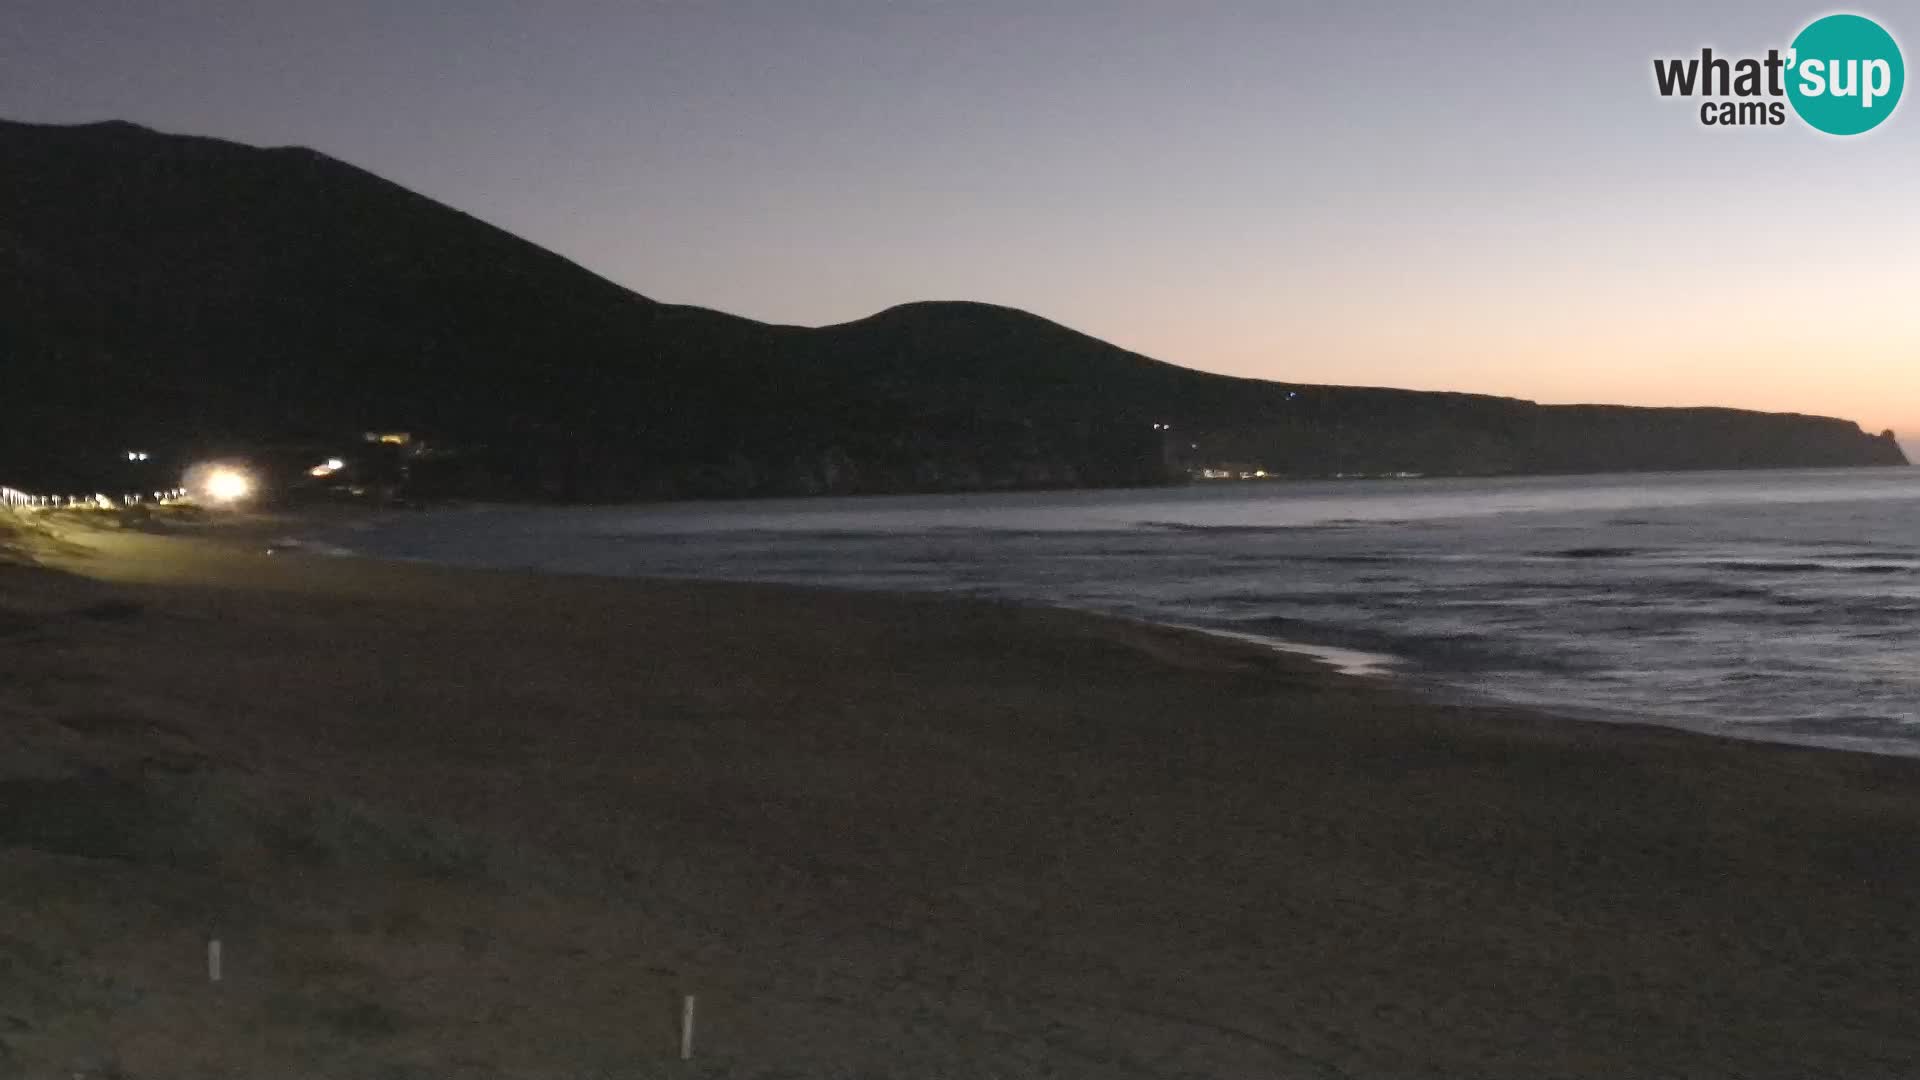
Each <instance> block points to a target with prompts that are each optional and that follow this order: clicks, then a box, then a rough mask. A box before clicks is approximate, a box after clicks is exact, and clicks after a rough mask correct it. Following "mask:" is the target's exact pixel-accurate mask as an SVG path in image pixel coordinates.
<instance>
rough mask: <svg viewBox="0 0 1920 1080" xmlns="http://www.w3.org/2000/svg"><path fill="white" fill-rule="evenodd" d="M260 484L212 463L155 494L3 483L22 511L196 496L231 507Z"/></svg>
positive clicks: (0, 500)
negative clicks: (59, 491) (45, 489)
mask: <svg viewBox="0 0 1920 1080" xmlns="http://www.w3.org/2000/svg"><path fill="white" fill-rule="evenodd" d="M143 456H144V455H143ZM129 460H138V459H137V458H130V459H129ZM256 487H257V484H256V483H255V481H254V478H253V474H251V473H249V472H248V471H247V470H245V469H242V468H240V467H238V466H234V465H212V464H209V465H196V466H194V467H193V468H191V469H189V470H187V479H186V481H185V483H184V486H182V487H177V488H168V489H166V490H163V491H154V492H151V493H149V492H143V491H126V492H122V493H121V494H120V495H118V496H117V497H116V496H113V495H107V494H104V493H101V492H95V493H93V494H90V495H88V494H79V495H51V494H43V493H40V492H34V491H22V490H21V489H19V488H15V487H5V486H0V506H6V507H11V508H14V509H18V510H56V509H58V510H117V509H119V508H121V507H126V506H139V505H141V504H142V503H147V502H153V503H158V504H161V505H167V504H171V503H177V502H183V501H194V500H196V499H197V500H201V501H205V502H210V503H217V504H220V505H226V506H231V505H233V504H234V503H238V502H241V501H242V500H245V499H247V498H248V497H250V496H252V495H253V494H254V491H255V489H256Z"/></svg>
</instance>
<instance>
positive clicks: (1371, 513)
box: [321, 468, 1920, 756]
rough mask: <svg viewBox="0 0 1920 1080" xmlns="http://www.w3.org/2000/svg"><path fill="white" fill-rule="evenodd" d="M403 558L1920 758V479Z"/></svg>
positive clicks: (672, 529) (1188, 496)
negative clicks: (1083, 636) (1047, 629)
mask: <svg viewBox="0 0 1920 1080" xmlns="http://www.w3.org/2000/svg"><path fill="white" fill-rule="evenodd" d="M321 539H323V541H324V542H325V543H326V544H328V545H331V546H332V547H334V548H339V549H345V550H348V551H352V552H357V553H364V554H368V555H376V556H382V557H388V558H405V559H422V560H429V561H435V562H443V563H452V564H460V565H472V566H489V567H512V568H525V569H532V570H540V571H549V572H563V573H585V574H610V575H623V576H625V575H631V576H648V577H676V578H723V579H734V580H747V581H772V582H790V583H800V584H807V585H824V586H833V587H837V588H851V589H883V590H914V591H924V592H939V593H956V594H962V595H968V596H982V597H995V598H1001V599H1009V600H1016V601H1023V602H1030V603H1037V604H1048V605H1059V606H1064V607H1070V608H1081V609H1086V610H1090V611H1098V612H1106V613H1110V614H1115V615H1121V616H1125V617H1128V618H1133V619H1141V620H1147V621H1151V622H1156V623H1164V624H1173V625H1180V626H1188V627H1194V628H1198V629H1204V630H1208V631H1211V632H1216V633H1222V634H1230V635H1234V636H1239V637H1245V638H1252V639H1254V640H1258V641H1263V642H1267V643H1270V644H1272V645H1274V646H1275V647H1279V648H1289V649H1295V650H1299V651H1304V652H1307V653H1309V654H1312V655H1316V656H1319V657H1321V658H1322V659H1324V660H1326V661H1327V662H1329V663H1332V664H1334V665H1335V666H1338V667H1340V668H1342V669H1344V670H1347V671H1349V672H1352V673H1355V674H1359V675H1363V676H1365V677H1370V678H1388V679H1396V680H1400V681H1402V682H1405V683H1407V684H1410V685H1414V686H1416V687H1418V688H1421V689H1423V690H1426V691H1428V692H1431V693H1435V694H1441V695H1446V696H1449V697H1452V698H1455V699H1468V700H1474V701H1485V702H1498V703H1506V704H1516V705H1526V706H1537V707H1544V708H1546V709H1549V710H1551V711H1555V712H1559V713H1562V714H1566V715H1569V716H1573V717H1578V718H1583V719H1588V720H1595V721H1608V720H1614V721H1630V722H1640V723H1649V722H1650V723H1657V724H1666V725H1672V726H1676V727H1683V728H1690V729H1695V730H1701V731H1708V732H1715V733H1719V734H1722V735H1728V736H1734V737H1739V738H1749V739H1765V740H1776V741H1781V742H1792V743H1803V744H1811V745H1817V746H1829V747H1844V748H1850V749H1856V750H1867V751H1873V752H1879V753H1890V754H1902V755H1916V756H1920V469H1909V468H1884V469H1821V470H1804V471H1756V472H1719V473H1662V474H1644V473H1642V474H1631V475H1625V474H1623V475H1603V476H1576V477H1515V478H1499V479H1378V480H1342V481H1313V482H1306V481H1277V480H1269V481H1253V482H1244V483H1242V482H1214V483H1200V484H1195V485H1192V486H1186V487H1177V488H1156V489H1143V490H1117V491H1066V492H1043V493H1034V492H1023V493H1005V494H980V495H929V496H867V497H857V498H813V499H795V500H779V501H744V502H726V503H682V504H665V505H648V506H631V507H616V508H592V509H554V508H525V507H472V508H464V509H450V510H441V511H430V512H425V513H413V514H395V515H388V516H383V517H379V518H375V519H371V520H368V521H363V522H360V523H358V524H357V525H356V526H354V527H353V528H351V529H349V530H345V531H342V532H338V533H335V534H332V535H329V536H327V537H324V538H321Z"/></svg>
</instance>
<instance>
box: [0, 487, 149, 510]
mask: <svg viewBox="0 0 1920 1080" xmlns="http://www.w3.org/2000/svg"><path fill="white" fill-rule="evenodd" d="M186 497H187V489H186V488H171V489H168V490H166V491H156V492H153V493H152V495H151V496H149V495H147V494H146V493H143V492H138V491H128V492H122V493H121V495H120V497H119V498H117V499H116V498H115V497H113V496H111V495H103V494H101V493H99V492H95V493H94V494H92V495H40V494H36V493H34V492H31V491H21V490H20V489H19V488H11V487H0V506H11V507H15V508H17V509H22V510H51V509H55V508H60V509H68V510H111V509H117V508H119V507H122V506H138V505H140V504H141V503H144V502H149V501H151V502H156V503H162V504H165V503H174V502H179V501H180V500H182V499H184V498H186Z"/></svg>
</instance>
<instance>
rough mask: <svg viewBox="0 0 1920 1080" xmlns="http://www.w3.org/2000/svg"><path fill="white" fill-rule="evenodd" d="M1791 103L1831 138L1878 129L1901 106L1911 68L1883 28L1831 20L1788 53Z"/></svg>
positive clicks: (1815, 25) (1863, 21)
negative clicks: (1908, 72)
mask: <svg viewBox="0 0 1920 1080" xmlns="http://www.w3.org/2000/svg"><path fill="white" fill-rule="evenodd" d="M1787 67H1788V70H1789V71H1790V72H1791V75H1790V77H1789V78H1788V80H1787V100H1788V101H1791V102H1792V103H1793V111H1794V112H1797V113H1799V114H1800V119H1802V120H1805V121H1806V122H1807V123H1809V124H1811V125H1813V126H1814V127H1816V128H1819V129H1820V130H1821V131H1824V132H1826V133H1827V134H1829V135H1858V134H1860V133H1861V132H1863V131H1871V130H1872V129H1873V128H1875V127H1878V126H1879V124H1880V122H1881V121H1882V120H1885V119H1886V118H1887V117H1888V116H1890V115H1892V113H1893V108H1894V106H1895V105H1898V104H1899V103H1900V91H1901V90H1903V89H1905V88H1906V84H1907V66H1906V64H1905V63H1904V62H1902V60H1901V58H1900V46H1899V44H1898V43H1896V42H1895V41H1894V40H1893V35H1892V34H1889V33H1887V32H1886V30H1885V29H1883V28H1882V27H1881V26H1880V24H1879V23H1877V22H1874V21H1873V20H1872V19H1869V18H1866V17H1864V16H1860V15H1829V16H1827V17H1826V18H1824V19H1816V20H1815V21H1813V22H1812V23H1810V24H1808V26H1807V28H1806V29H1805V30H1802V31H1800V36H1799V37H1796V38H1794V39H1793V48H1792V49H1790V50H1788V52H1787Z"/></svg>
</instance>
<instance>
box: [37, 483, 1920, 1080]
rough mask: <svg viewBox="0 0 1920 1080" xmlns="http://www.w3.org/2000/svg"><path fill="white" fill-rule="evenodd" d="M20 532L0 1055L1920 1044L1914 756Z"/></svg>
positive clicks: (400, 1070) (1215, 1056) (840, 1060)
mask: <svg viewBox="0 0 1920 1080" xmlns="http://www.w3.org/2000/svg"><path fill="white" fill-rule="evenodd" d="M0 527H7V526H5V525H4V522H3V521H0ZM8 528H9V529H10V533H11V540H10V541H8V540H7V539H6V537H4V536H0V544H7V545H9V546H8V548H7V550H10V551H11V552H12V555H11V557H10V558H6V557H0V679H3V681H4V686H5V692H4V693H0V746H3V747H4V754H3V755H0V1076H22V1077H42V1076H47V1077H55V1076H57V1077H62V1078H66V1077H74V1076H85V1077H89V1078H93V1077H101V1078H104V1077H128V1078H162V1077H236V1078H238V1077H269V1076H271V1077H281V1078H298V1077H349V1076H352V1077H382V1078H389V1080H399V1078H414V1077H417V1078H421V1080H425V1078H428V1077H433V1078H440V1077H474V1078H480V1077H543V1078H555V1080H559V1078H574V1077H580V1078H585V1077H656V1076H660V1077H668V1076H673V1077H681V1076H711V1077H723V1076H724V1077H750V1078H763V1080H773V1078H776V1077H782V1078H798V1077H847V1078H852V1077H874V1078H878V1077H914V1078H919V1077H927V1078H934V1077H938V1078H950V1080H959V1078H967V1077H983V1078H984V1077H998V1078H1002V1080H1018V1078H1026V1077H1088V1078H1093V1077H1103V1078H1104V1077H1165V1078H1174V1077H1181V1078H1200V1077H1236V1078H1237V1077H1247V1078H1256V1077H1257V1078H1289V1080H1290V1078H1295V1077H1300V1078H1317V1077H1349V1078H1362V1077H1366V1078H1372V1077H1381V1078H1387V1077H1392V1078H1399V1077H1485V1078H1514V1080H1520V1078H1526V1080H1535V1078H1546V1077H1632V1078H1655V1077H1685V1078H1736V1077H1738V1078H1749V1080H1751V1078H1761V1077H1781V1078H1787V1077H1816V1076H1828V1077H1846V1078H1849V1080H1857V1078H1858V1080H1865V1078H1881V1077H1885V1078H1895V1077H1917V1076H1920V1021H1917V1020H1916V1017H1917V1016H1920V930H1917V929H1916V926H1915V922H1914V917H1915V912H1916V911H1920V861H1917V860H1916V859H1915V854H1916V853H1917V852H1920V761H1915V760H1902V759H1896V758H1887V757H1873V756H1867V755H1859V754H1850V753H1843V752H1835V751H1818V750H1805V749H1795V748H1789V747H1783V746H1769V745H1760V744H1748V743H1738V742H1731V741H1726V740H1720V739H1715V738H1710V737H1705V736H1699V735H1692V734H1687V733H1682V732H1677V731H1671V730H1661V729H1655V728H1641V727H1631V726H1622V725H1604V724H1595V723H1581V722H1575V721H1568V720H1563V719H1559V718H1555V717H1551V716H1545V715H1540V714H1535V713H1529V712H1523V711H1518V710H1498V709H1484V708H1472V707H1467V706H1462V705H1449V704H1439V703H1434V702H1429V701H1424V700H1420V699H1418V698H1415V697H1413V696H1410V695H1408V694H1406V693H1403V692H1402V691H1400V690H1397V689H1396V688H1395V687H1394V686H1393V685H1392V684H1391V683H1389V682H1384V681H1378V680H1368V679H1360V678H1352V677H1347V676H1342V675H1339V674H1336V673H1334V672H1332V671H1330V670H1329V669H1327V668H1325V667H1322V666H1320V665H1316V664H1314V663H1311V662H1309V661H1306V660H1303V659H1300V658H1295V657H1289V656H1285V655H1281V654H1276V653H1274V652H1271V651H1269V650H1265V649H1262V648H1260V647H1258V646H1255V645H1252V644H1240V643H1234V642H1229V641H1222V640H1218V639H1211V638H1206V637H1201V636H1198V635H1195V634H1191V633H1186V632H1181V631H1175V630H1163V629H1158V628H1153V627H1143V626H1140V625H1135V624H1130V623H1124V622H1119V621H1115V620H1109V619H1103V618H1098V617H1094V616H1089V615H1082V614H1077V613H1072V612H1066V611H1058V610H1048V609H1036V608H1029V607H1019V606H1013V605H1001V604H989V603H980V602H968V601H960V600H954V599H941V598H932V597H919V596H907V595H878V594H858V593H838V592H829V591H814V590H804V589H797V588H783V587H772V586H747V585H725V584H694V583H671V582H639V581H625V580H604V579H596V578H586V577H577V578H561V577H538V576H532V575H524V574H509V573H488V572H478V571H458V570H451V569H443V568H436V567H432V566H426V565H414V564H399V563H380V562H372V561H364V560H350V559H336V558H324V557H315V556H308V555H301V554H297V553H286V552H282V553H278V554H271V555H270V554H266V553H265V551H264V543H263V538H264V537H267V536H271V535H272V534H273V530H272V527H271V525H270V524H269V525H267V526H262V527H261V528H258V529H255V530H253V531H246V530H239V531H230V532H224V533H218V534H217V535H212V536H203V537H194V536H181V535H152V534H149V533H145V532H140V531H135V530H129V529H109V528H98V527H85V526H76V525H71V524H68V525H63V526H59V527H57V528H50V529H48V528H40V527H32V528H28V527H22V526H20V525H19V524H18V519H15V524H14V525H12V526H11V527H8ZM211 938H218V939H219V940H220V941H221V943H222V955H223V971H222V979H221V981H220V982H219V983H218V984H213V983H210V982H209V980H208V972H207V967H206V944H207V941H208V940H209V939H211ZM687 995H693V996H694V997H695V999H696V1002H697V1010H696V1015H697V1023H696V1035H695V1041H694V1048H693V1056H692V1059H691V1060H690V1061H686V1062H683V1061H681V1060H680V1050H681V1048H680V1038H681V1030H680V1026H681V1019H682V1009H683V1003H684V999H685V997H686V996H687Z"/></svg>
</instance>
